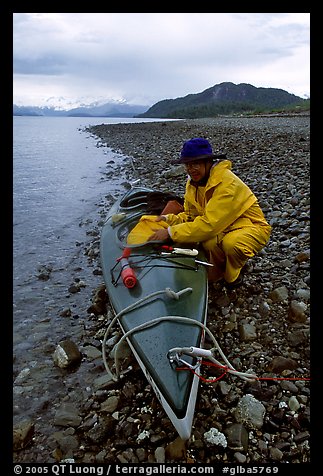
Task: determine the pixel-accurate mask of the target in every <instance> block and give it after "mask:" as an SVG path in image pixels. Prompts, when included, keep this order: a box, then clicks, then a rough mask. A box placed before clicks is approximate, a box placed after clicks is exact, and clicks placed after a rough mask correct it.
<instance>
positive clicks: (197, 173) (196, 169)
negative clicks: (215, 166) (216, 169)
mask: <svg viewBox="0 0 323 476" xmlns="http://www.w3.org/2000/svg"><path fill="white" fill-rule="evenodd" d="M185 168H186V170H187V173H188V174H189V176H190V177H191V179H192V180H193V181H194V182H199V181H200V180H202V179H203V178H204V177H205V175H206V173H207V169H206V163H205V162H204V160H192V162H188V163H186V164H185Z"/></svg>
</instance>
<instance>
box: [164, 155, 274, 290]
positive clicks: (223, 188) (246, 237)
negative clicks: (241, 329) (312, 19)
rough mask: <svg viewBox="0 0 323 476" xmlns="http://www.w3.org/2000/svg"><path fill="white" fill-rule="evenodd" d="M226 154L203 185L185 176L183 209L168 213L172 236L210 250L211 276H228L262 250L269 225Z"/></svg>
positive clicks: (235, 277) (268, 234)
mask: <svg viewBox="0 0 323 476" xmlns="http://www.w3.org/2000/svg"><path fill="white" fill-rule="evenodd" d="M231 167H232V164H231V162H230V161H229V160H224V161H222V162H219V163H218V164H216V165H214V166H213V167H212V168H211V170H210V176H209V179H208V181H207V183H206V186H197V185H195V184H193V183H191V180H188V181H187V184H186V191H185V196H184V211H183V212H181V213H179V214H178V215H174V214H168V215H166V221H167V225H169V228H168V230H169V233H170V235H171V238H172V240H173V241H174V242H181V243H195V242H196V243H198V242H200V243H201V244H202V245H203V247H204V249H205V250H206V251H208V252H209V260H210V262H211V263H213V264H214V268H213V270H214V271H212V273H213V277H212V278H211V279H212V280H213V279H214V280H215V281H216V280H217V279H220V278H221V277H224V278H225V280H226V281H227V282H232V281H234V280H235V279H237V277H238V276H239V273H240V271H241V268H242V267H243V266H244V264H245V262H246V261H247V259H248V258H250V257H252V256H254V255H255V254H256V253H257V252H258V251H260V250H261V249H262V248H263V247H264V246H265V244H266V243H267V241H268V240H269V237H270V231H271V227H270V225H269V224H268V223H267V221H266V219H265V217H264V214H263V212H262V210H261V208H260V206H259V204H258V200H257V198H256V197H255V195H254V194H253V192H252V191H251V190H250V188H249V187H248V186H247V185H246V184H245V183H244V182H243V181H242V180H241V179H240V178H239V177H237V176H236V175H235V174H234V173H233V172H232V171H231Z"/></svg>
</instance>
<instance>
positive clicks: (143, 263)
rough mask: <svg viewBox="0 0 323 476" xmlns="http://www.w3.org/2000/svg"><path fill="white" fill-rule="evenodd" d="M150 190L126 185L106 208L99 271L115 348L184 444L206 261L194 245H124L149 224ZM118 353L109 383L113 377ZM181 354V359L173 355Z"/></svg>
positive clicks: (201, 332) (194, 385) (202, 319)
mask: <svg viewBox="0 0 323 476" xmlns="http://www.w3.org/2000/svg"><path fill="white" fill-rule="evenodd" d="M156 192H157V193H158V191H156V190H153V189H149V188H144V187H133V188H131V189H130V190H128V191H127V192H126V193H125V194H124V195H123V196H122V197H121V198H120V199H118V200H117V201H116V202H115V204H114V205H113V206H112V208H111V209H110V211H109V213H108V216H107V219H106V221H105V223H104V225H103V227H102V231H101V238H100V258H101V266H102V272H103V278H104V282H105V286H106V292H107V295H108V298H109V300H110V304H111V306H112V308H113V311H114V313H115V320H113V322H112V324H114V321H115V322H117V323H118V324H119V326H120V328H121V330H122V339H120V341H119V344H120V343H121V340H127V342H128V344H129V346H130V348H131V350H132V352H133V354H134V356H135V358H136V360H137V362H138V364H139V366H140V368H141V369H142V371H143V373H144V375H145V377H146V378H147V380H148V382H149V384H150V385H151V387H152V388H153V390H154V392H155V394H156V396H157V398H158V400H159V402H160V404H161V406H162V407H163V409H164V411H165V412H166V414H167V416H168V418H169V419H170V421H171V422H172V424H173V426H174V428H175V429H176V430H177V432H178V434H179V436H180V437H181V438H182V439H183V440H188V439H189V438H190V435H191V431H192V423H193V419H194V411H195V404H196V399H197V393H198V384H199V366H200V365H199V364H200V362H201V358H202V355H203V342H204V336H205V323H206V316H207V302H208V281H207V266H208V263H207V260H206V257H205V255H204V253H203V250H202V249H201V248H200V247H199V246H198V245H197V244H194V247H192V246H191V245H187V244H186V245H185V244H177V243H176V246H178V247H177V248H174V247H173V245H174V244H173V245H172V244H170V243H166V244H165V243H162V242H147V240H145V241H144V242H142V243H136V244H133V243H132V242H131V240H130V242H129V237H130V236H131V235H132V233H133V232H134V231H135V230H136V229H137V227H138V224H139V223H142V218H144V217H146V218H147V217H148V221H149V219H150V220H151V222H154V216H155V215H158V214H159V213H160V211H161V210H159V211H157V213H156V210H153V211H152V210H151V208H149V198H150V197H151V195H152V194H156ZM160 193H161V192H160ZM160 203H162V201H161V202H160ZM163 223H165V222H163ZM174 246H175V245H174ZM105 340H106V339H105ZM105 340H104V342H103V346H102V348H103V355H104V356H105ZM119 344H118V345H119ZM118 348H119V347H118V346H117V348H116V349H115V369H116V372H115V375H114V378H118V375H119V372H120V370H119V361H118V356H117V354H118ZM183 348H185V349H186V353H182V352H180V349H183ZM106 368H107V366H106ZM107 370H108V371H109V372H111V370H110V369H109V368H107ZM190 370H191V371H190ZM111 374H112V372H111ZM112 375H113V374H112Z"/></svg>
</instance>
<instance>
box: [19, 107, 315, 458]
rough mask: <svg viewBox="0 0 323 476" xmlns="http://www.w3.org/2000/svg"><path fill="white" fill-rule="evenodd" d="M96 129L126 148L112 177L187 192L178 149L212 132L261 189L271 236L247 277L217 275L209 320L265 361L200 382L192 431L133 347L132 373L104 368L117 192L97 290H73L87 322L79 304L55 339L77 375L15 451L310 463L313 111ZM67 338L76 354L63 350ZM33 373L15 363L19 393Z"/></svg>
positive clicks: (28, 423)
mask: <svg viewBox="0 0 323 476" xmlns="http://www.w3.org/2000/svg"><path fill="white" fill-rule="evenodd" d="M87 132H89V133H91V134H93V135H94V136H95V137H97V139H98V141H97V147H107V148H110V149H112V150H113V151H115V152H117V153H120V154H123V155H124V158H123V159H122V161H121V162H120V163H118V164H116V163H115V162H113V161H109V162H108V163H107V164H106V171H105V177H104V179H105V180H109V179H111V178H112V177H113V176H115V175H119V176H122V177H124V182H123V183H124V187H125V188H127V187H130V184H131V183H134V182H135V181H137V180H140V185H142V186H146V187H152V188H156V189H158V190H162V191H171V192H174V193H176V194H179V195H183V193H184V190H185V182H186V173H185V170H184V168H183V167H182V166H179V165H173V164H172V161H173V160H174V159H176V158H177V157H178V155H179V152H180V150H181V147H182V144H183V142H184V141H186V140H187V139H190V138H192V137H205V138H207V139H208V140H209V141H210V142H211V144H212V146H213V150H214V151H219V152H223V153H225V154H227V158H228V159H229V160H231V161H232V169H233V171H234V172H235V173H236V174H237V175H238V176H239V177H240V178H241V179H242V180H243V181H244V182H245V183H246V184H247V185H248V186H249V187H250V188H251V189H252V190H253V192H254V193H255V195H256V196H257V198H258V200H259V203H260V205H261V207H262V210H263V212H264V214H265V216H266V218H267V220H268V222H269V223H270V225H271V226H272V235H271V238H270V241H269V243H268V244H267V246H266V247H265V248H264V249H263V250H262V251H261V252H260V253H259V254H258V255H257V256H255V257H254V258H252V259H250V260H249V262H248V266H247V269H246V272H245V273H244V280H243V284H242V285H241V286H240V287H238V288H236V289H233V290H228V289H226V288H223V287H222V286H219V285H213V284H210V286H209V305H208V318H207V325H208V327H209V329H210V330H211V332H212V333H213V334H214V335H215V336H216V338H217V340H218V342H219V345H220V346H221V348H222V350H223V352H224V353H225V354H226V356H227V357H228V359H229V360H230V362H231V363H232V364H233V365H234V367H235V368H236V369H237V370H243V371H246V370H251V371H253V372H254V373H256V374H257V376H258V377H259V380H257V381H255V382H253V383H249V382H245V381H243V380H240V379H238V378H236V377H234V376H232V375H229V374H226V375H225V376H224V377H223V378H220V379H219V380H217V381H216V382H215V383H207V382H201V384H200V387H199V394H198V398H197V406H196V411H195V417H194V420H193V429H192V435H191V438H190V440H189V441H188V442H186V443H184V442H183V441H181V440H180V439H179V438H178V436H177V434H176V432H175V430H174V428H173V426H172V424H171V423H170V421H169V420H168V418H167V416H166V414H165V413H164V411H163V409H162V408H161V406H160V404H159V402H158V400H157V399H156V397H155V394H154V392H153V390H152V388H151V387H150V385H149V384H148V382H147V381H146V379H145V377H144V375H143V373H142V371H141V370H140V368H139V366H138V365H137V363H136V361H135V360H134V358H133V356H132V354H131V352H130V350H129V348H127V346H125V347H124V350H123V361H122V368H123V372H122V379H121V380H120V381H119V382H112V381H111V380H110V381H109V380H108V379H106V378H105V377H106V376H105V369H104V365H103V361H102V353H101V342H102V338H103V336H104V333H105V330H106V328H107V326H108V325H109V323H110V322H111V320H112V318H113V311H112V309H111V306H110V304H109V301H108V299H107V297H106V294H105V288H104V283H103V278H102V274H101V271H100V257H99V239H100V230H101V228H102V225H103V223H104V219H105V216H106V215H107V212H108V210H109V208H110V207H111V205H112V204H113V203H114V201H115V199H116V197H114V196H112V195H110V194H109V195H107V196H105V197H102V202H101V203H100V204H99V207H98V221H97V223H95V224H93V223H92V224H91V225H90V226H89V230H88V242H87V243H84V244H83V245H82V246H83V253H84V256H85V257H86V260H87V266H88V267H89V268H90V269H91V270H92V271H93V274H94V275H95V276H96V277H97V279H98V286H97V288H96V289H89V287H87V288H86V284H87V283H86V282H83V281H82V280H79V279H76V280H75V282H74V283H73V286H71V287H70V288H69V294H70V295H72V294H73V295H78V301H77V307H76V308H75V309H73V310H72V311H71V308H70V307H69V303H68V300H66V303H64V302H62V318H64V319H65V322H66V319H67V320H68V319H70V320H71V322H73V323H75V320H76V317H75V316H76V315H80V316H82V325H81V326H79V327H73V326H72V330H71V333H70V335H69V339H68V340H66V341H64V342H63V343H57V346H56V347H55V346H47V347H46V345H45V344H44V353H46V354H47V356H46V358H47V359H48V358H49V356H50V358H51V359H52V365H53V368H55V372H56V377H55V378H56V379H57V381H59V380H60V379H62V380H69V381H70V384H69V386H68V392H67V393H66V394H64V395H62V397H61V400H60V401H56V402H54V403H55V404H54V405H53V406H52V408H51V411H50V412H49V413H48V408H49V406H51V405H52V403H53V402H48V401H47V402H42V411H43V413H44V415H45V414H46V418H47V419H48V418H49V419H50V425H51V430H50V429H48V428H49V426H48V424H47V426H46V431H44V430H42V417H41V416H40V417H38V418H37V419H36V418H35V420H33V419H32V418H29V419H26V420H21V421H20V422H19V423H17V424H16V425H15V426H14V461H15V462H46V463H50V462H56V463H57V462H64V461H70V462H76V463H95V464H102V463H140V464H144V463H179V464H184V463H191V464H211V465H216V464H217V463H221V464H226V463H234V464H244V463H253V464H257V465H259V464H262V463H269V464H272V465H275V464H278V463H310V462H311V456H310V454H311V449H310V440H311V426H310V401H311V393H310V117H309V115H294V116H292V115H290V116H288V115H286V116H284V115H277V116H262V117H261V116H258V117H221V118H215V119H196V120H180V121H162V120H161V121H160V122H147V123H132V124H130V123H123V124H111V125H104V124H102V125H97V126H93V127H90V128H89V129H88V130H87ZM78 246H80V244H78ZM46 272H47V271H46V269H45V270H43V273H44V276H43V278H40V279H46ZM84 289H86V293H85V291H84ZM80 290H82V293H83V294H82V295H81V293H80V292H79V291H80ZM84 293H85V294H86V297H84ZM82 296H83V299H82ZM89 300H90V301H91V303H90V305H89ZM73 325H74V324H73ZM73 329H74V330H75V333H74V334H73ZM120 336H121V333H120V330H119V328H118V326H116V327H115V329H114V331H113V332H112V335H111V338H110V339H109V341H108V345H109V348H110V350H111V354H110V355H109V357H110V358H109V362H110V364H111V366H112V365H113V358H112V351H113V347H114V344H115V343H116V341H117V340H118V338H119V337H120ZM65 347H66V353H67V354H68V355H69V356H70V358H71V359H74V361H75V365H72V364H71V365H70V362H68V363H66V362H65V363H62V361H61V360H60V356H61V354H62V353H61V352H60V350H61V349H62V348H65ZM81 368H82V369H86V370H87V372H86V375H87V376H86V379H85V380H84V379H82V380H78V378H77V375H78V372H79V369H81ZM203 371H204V376H205V377H206V378H211V377H214V376H215V375H216V371H214V370H212V368H211V367H210V368H207V367H205V370H203ZM23 372H24V370H23V369H19V368H18V369H15V375H14V377H15V382H14V388H15V387H16V390H17V388H18V387H19V389H21V388H22V390H19V391H21V392H23V388H24V386H27V385H28V379H27V380H26V375H24V374H23ZM83 373H84V370H83ZM83 385H84V387H83ZM80 387H81V388H80Z"/></svg>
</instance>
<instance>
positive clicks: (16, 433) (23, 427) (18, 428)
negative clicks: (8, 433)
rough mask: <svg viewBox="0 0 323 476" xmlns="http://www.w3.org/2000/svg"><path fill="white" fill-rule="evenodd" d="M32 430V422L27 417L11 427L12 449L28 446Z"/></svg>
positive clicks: (33, 429) (32, 433) (33, 428)
mask: <svg viewBox="0 0 323 476" xmlns="http://www.w3.org/2000/svg"><path fill="white" fill-rule="evenodd" d="M34 432H35V426H34V423H33V422H32V421H31V420H29V419H25V420H23V421H21V422H20V423H18V424H17V425H15V426H14V428H13V449H14V450H15V451H17V450H21V449H23V448H25V447H26V446H28V445H29V444H30V443H31V441H32V437H33V435H34Z"/></svg>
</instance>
